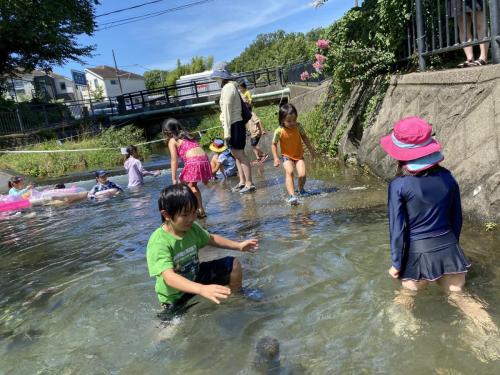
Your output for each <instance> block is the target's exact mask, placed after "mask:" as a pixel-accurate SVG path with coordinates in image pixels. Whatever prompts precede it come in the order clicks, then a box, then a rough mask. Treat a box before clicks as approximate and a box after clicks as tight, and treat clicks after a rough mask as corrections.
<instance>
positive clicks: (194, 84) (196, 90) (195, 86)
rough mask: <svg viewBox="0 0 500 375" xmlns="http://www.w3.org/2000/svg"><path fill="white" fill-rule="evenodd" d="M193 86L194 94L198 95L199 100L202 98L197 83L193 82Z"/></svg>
mask: <svg viewBox="0 0 500 375" xmlns="http://www.w3.org/2000/svg"><path fill="white" fill-rule="evenodd" d="M193 86H194V93H195V95H196V99H198V98H199V97H200V95H198V85H197V84H196V82H193Z"/></svg>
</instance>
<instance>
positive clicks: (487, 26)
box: [406, 0, 500, 71]
mask: <svg viewBox="0 0 500 375" xmlns="http://www.w3.org/2000/svg"><path fill="white" fill-rule="evenodd" d="M410 6H411V15H412V17H411V20H410V22H409V25H408V29H407V45H406V55H407V57H408V58H411V57H412V55H413V54H417V55H418V62H419V67H420V70H421V71H425V70H426V62H425V58H426V57H427V56H431V55H436V54H440V53H445V52H451V51H455V50H459V49H463V48H464V47H469V46H477V45H480V44H483V43H488V44H489V45H490V47H491V61H492V63H494V64H498V63H500V17H499V16H500V15H499V9H500V0H411V2H410Z"/></svg>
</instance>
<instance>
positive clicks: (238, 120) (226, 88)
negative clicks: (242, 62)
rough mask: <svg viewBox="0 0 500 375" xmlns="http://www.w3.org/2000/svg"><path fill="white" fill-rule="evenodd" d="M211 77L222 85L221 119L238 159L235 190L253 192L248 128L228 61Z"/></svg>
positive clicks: (232, 150) (229, 142)
mask: <svg viewBox="0 0 500 375" xmlns="http://www.w3.org/2000/svg"><path fill="white" fill-rule="evenodd" d="M211 78H213V79H215V80H216V81H217V82H218V83H219V85H220V87H222V90H221V95H220V109H221V114H220V120H221V123H222V127H223V128H224V139H225V140H226V143H227V144H228V145H229V148H230V149H231V153H232V154H233V156H234V158H235V159H236V167H237V168H238V177H239V178H240V182H239V183H238V185H236V186H235V187H234V188H233V191H239V192H240V193H241V194H246V193H251V192H253V191H255V185H254V184H253V182H252V171H251V169H250V160H249V159H248V157H247V156H246V155H245V142H246V128H245V123H244V122H243V116H242V107H241V97H240V93H239V91H238V85H237V83H236V82H234V81H233V77H232V75H231V73H230V72H229V70H228V68H227V64H226V63H218V64H217V65H216V66H215V68H214V71H213V73H212V75H211Z"/></svg>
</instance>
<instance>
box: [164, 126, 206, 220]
mask: <svg viewBox="0 0 500 375" xmlns="http://www.w3.org/2000/svg"><path fill="white" fill-rule="evenodd" d="M162 130H163V134H164V135H165V137H166V139H167V140H168V149H169V151H170V165H171V171H172V184H177V183H178V182H182V183H185V184H187V185H188V186H189V187H190V188H191V190H192V192H193V193H194V195H195V196H196V199H197V200H198V218H204V217H206V216H207V214H206V213H205V209H204V208H203V203H202V199H201V192H200V189H199V188H198V182H200V181H201V182H203V183H204V184H205V185H206V184H207V183H208V181H209V180H210V179H211V178H212V168H211V167H210V161H209V160H208V156H207V154H205V151H203V149H202V148H201V147H200V145H199V144H198V142H196V141H195V140H194V139H193V138H192V137H191V136H190V135H189V133H187V132H186V131H184V130H183V129H182V127H181V125H180V123H179V121H177V120H176V119H173V118H169V119H166V120H165V121H164V122H163V124H162ZM178 157H180V158H181V160H182V162H183V164H184V168H182V171H181V174H180V175H179V179H177V167H178Z"/></svg>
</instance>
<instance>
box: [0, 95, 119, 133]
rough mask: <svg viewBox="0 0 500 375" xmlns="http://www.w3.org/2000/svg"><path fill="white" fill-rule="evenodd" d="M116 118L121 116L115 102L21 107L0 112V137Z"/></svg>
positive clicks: (88, 101) (87, 101)
mask: <svg viewBox="0 0 500 375" xmlns="http://www.w3.org/2000/svg"><path fill="white" fill-rule="evenodd" d="M114 114H115V115H116V114H118V103H117V102H116V99H114V98H105V99H103V100H101V101H95V100H94V101H93V100H82V101H68V102H63V103H47V104H29V103H19V104H16V106H15V107H13V108H8V109H7V108H5V109H3V110H2V109H0V135H3V134H16V133H17V134H23V133H27V132H30V131H35V130H40V129H55V128H59V127H64V126H73V125H75V124H80V123H81V122H82V121H85V120H89V121H96V120H98V121H100V122H106V121H107V118H108V116H110V115H114Z"/></svg>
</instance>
